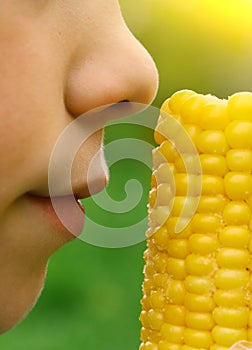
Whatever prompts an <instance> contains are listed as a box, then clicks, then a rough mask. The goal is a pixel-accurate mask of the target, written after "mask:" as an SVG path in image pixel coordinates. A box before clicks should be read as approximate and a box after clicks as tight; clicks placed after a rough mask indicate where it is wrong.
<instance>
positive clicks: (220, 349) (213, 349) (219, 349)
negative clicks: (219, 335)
mask: <svg viewBox="0 0 252 350" xmlns="http://www.w3.org/2000/svg"><path fill="white" fill-rule="evenodd" d="M210 350H229V348H227V347H226V346H220V345H218V344H214V345H212V346H210Z"/></svg>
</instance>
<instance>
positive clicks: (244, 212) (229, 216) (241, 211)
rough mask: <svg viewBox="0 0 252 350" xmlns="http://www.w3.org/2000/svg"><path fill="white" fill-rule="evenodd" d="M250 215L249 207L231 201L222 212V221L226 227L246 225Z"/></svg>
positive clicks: (242, 203)
mask: <svg viewBox="0 0 252 350" xmlns="http://www.w3.org/2000/svg"><path fill="white" fill-rule="evenodd" d="M250 215H251V212H250V209H249V206H248V205H247V204H246V203H244V202H236V201H232V202H230V203H228V204H227V205H226V206H225V208H224V210H223V220H224V221H225V223H226V224H227V225H248V224H249V220H250Z"/></svg>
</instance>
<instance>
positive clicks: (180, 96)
mask: <svg viewBox="0 0 252 350" xmlns="http://www.w3.org/2000/svg"><path fill="white" fill-rule="evenodd" d="M193 95H196V93H195V92H194V91H192V90H180V91H177V92H175V93H174V94H173V95H172V96H171V98H170V99H169V103H168V105H169V108H170V109H171V110H172V112H173V113H175V114H179V113H180V110H181V106H182V105H183V103H185V102H186V101H187V100H188V99H189V98H190V97H191V96H193ZM163 109H164V105H162V107H161V110H163Z"/></svg>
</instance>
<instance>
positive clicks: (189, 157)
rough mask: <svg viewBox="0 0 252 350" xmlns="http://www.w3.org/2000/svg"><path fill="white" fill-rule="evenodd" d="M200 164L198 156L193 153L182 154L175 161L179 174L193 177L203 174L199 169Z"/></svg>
mask: <svg viewBox="0 0 252 350" xmlns="http://www.w3.org/2000/svg"><path fill="white" fill-rule="evenodd" d="M198 164H199V159H198V156H197V155H195V154H191V153H182V154H181V155H180V156H179V157H177V159H176V160H175V161H174V165H175V169H176V172H177V173H187V174H191V175H200V174H201V169H200V168H199V167H198ZM198 168H199V169H198Z"/></svg>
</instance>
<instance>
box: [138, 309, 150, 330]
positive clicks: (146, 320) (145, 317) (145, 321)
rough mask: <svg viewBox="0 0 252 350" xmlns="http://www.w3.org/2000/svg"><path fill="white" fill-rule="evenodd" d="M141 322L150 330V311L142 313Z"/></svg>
mask: <svg viewBox="0 0 252 350" xmlns="http://www.w3.org/2000/svg"><path fill="white" fill-rule="evenodd" d="M139 320H140V321H141V323H142V325H143V327H145V328H149V318H148V311H144V310H143V311H141V313H140V317H139Z"/></svg>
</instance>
